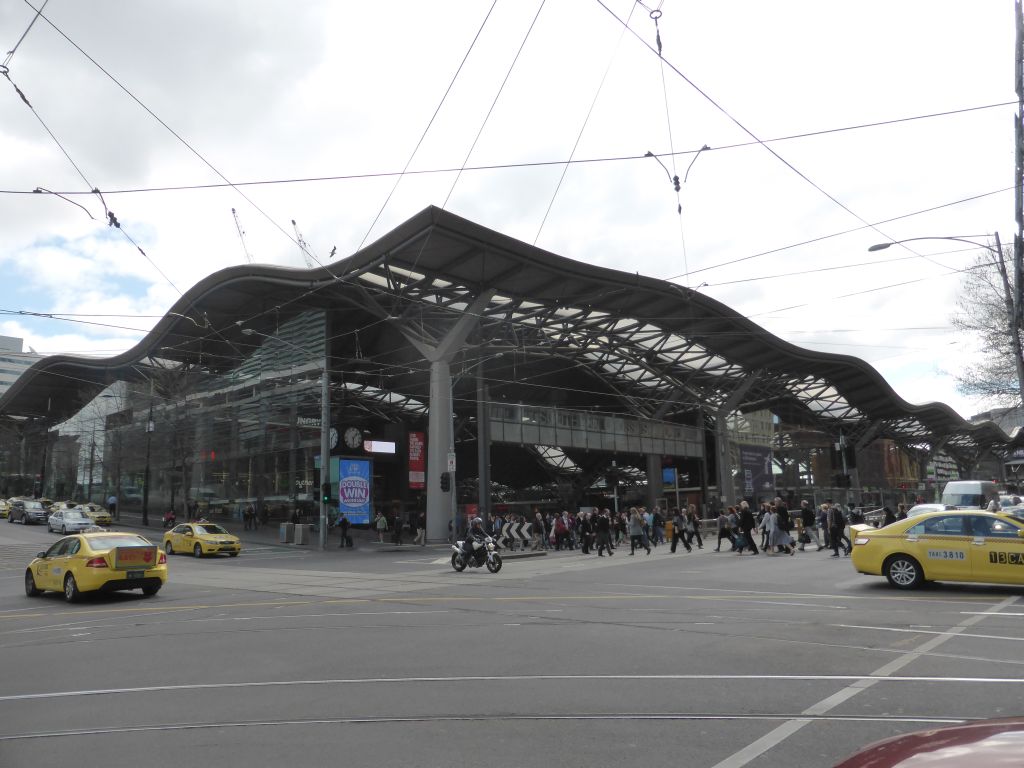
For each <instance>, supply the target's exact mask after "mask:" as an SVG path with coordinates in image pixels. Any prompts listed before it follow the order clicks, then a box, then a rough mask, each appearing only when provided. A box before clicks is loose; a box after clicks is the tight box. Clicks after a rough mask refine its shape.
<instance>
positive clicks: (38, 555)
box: [36, 531, 1024, 560]
mask: <svg viewBox="0 0 1024 768" xmlns="http://www.w3.org/2000/svg"><path fill="white" fill-rule="evenodd" d="M1021 533H1024V531H1021ZM36 557H41V558H43V559H44V560H45V559H46V553H45V552H36Z"/></svg>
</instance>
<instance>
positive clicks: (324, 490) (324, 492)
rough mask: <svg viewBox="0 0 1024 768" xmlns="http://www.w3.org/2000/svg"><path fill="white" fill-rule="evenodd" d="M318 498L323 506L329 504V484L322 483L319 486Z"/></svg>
mask: <svg viewBox="0 0 1024 768" xmlns="http://www.w3.org/2000/svg"><path fill="white" fill-rule="evenodd" d="M320 498H321V500H322V501H323V503H324V504H330V503H331V484H330V483H324V484H323V485H321V486H320Z"/></svg>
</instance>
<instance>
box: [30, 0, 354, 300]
mask: <svg viewBox="0 0 1024 768" xmlns="http://www.w3.org/2000/svg"><path fill="white" fill-rule="evenodd" d="M24 3H25V5H27V6H28V7H29V8H32V9H33V10H35V11H36V12H37V13H38V15H39V18H41V19H43V21H45V22H46V23H47V24H49V25H50V27H51V28H52V29H53V30H54V31H55V32H56V33H57V34H58V35H60V36H61V37H63V38H64V39H65V40H66V41H67V42H68V43H69V44H70V45H71V46H72V47H73V48H74V49H75V50H77V51H78V52H79V53H80V54H82V55H83V56H84V57H85V58H86V59H88V60H89V62H90V63H92V64H93V66H95V67H96V68H97V69H98V70H99V71H100V72H102V73H103V74H104V75H106V76H107V78H109V79H110V81H111V82H113V83H114V85H116V86H117V87H118V88H120V89H121V90H122V91H124V93H125V94H126V95H127V96H128V97H129V98H130V99H131V100H132V101H134V102H135V103H136V104H138V105H139V106H140V107H141V108H142V109H143V110H144V111H145V112H146V113H147V114H148V115H149V116H150V117H152V118H153V119H154V120H156V121H157V122H158V123H159V124H160V125H161V126H163V127H164V128H165V129H166V130H167V131H168V133H170V134H171V135H172V136H173V137H174V138H175V139H177V140H178V141H179V142H180V143H181V144H182V146H184V147H185V148H186V149H187V150H188V151H189V152H191V153H192V154H193V155H195V156H196V157H197V158H198V159H199V161H200V162H202V163H203V165H205V166H206V167H207V168H209V169H210V170H211V171H213V173H214V174H216V176H217V177H218V178H220V179H222V180H223V181H224V186H228V187H231V188H232V189H233V190H234V191H235V192H237V193H238V195H239V196H241V198H242V199H243V200H245V201H246V202H247V203H249V205H251V206H252V207H253V208H254V209H255V210H256V211H258V212H259V213H260V215H262V216H263V217H264V218H265V219H266V220H267V221H269V222H270V223H271V224H272V225H273V226H274V227H276V228H277V229H278V230H279V231H280V232H281V233H282V234H283V235H284V236H285V237H287V238H288V239H289V240H291V241H292V242H293V243H294V242H295V240H294V238H293V237H292V236H291V235H290V234H288V231H287V230H286V229H285V228H284V227H282V226H281V225H280V224H278V223H277V221H276V220H275V219H274V218H273V217H272V216H271V215H270V214H269V213H267V212H266V211H264V210H263V209H262V208H261V207H260V206H259V205H257V204H256V202H255V201H254V200H252V199H251V198H250V197H249V196H248V195H246V194H245V193H244V192H243V191H242V190H241V189H240V188H239V186H238V185H237V184H234V183H233V182H232V181H231V180H230V179H228V177H227V176H225V175H224V174H223V173H221V171H220V170H219V169H218V168H217V167H216V166H215V165H214V164H213V163H212V162H210V161H209V160H207V159H206V157H205V156H204V155H203V154H202V153H201V152H199V150H197V149H196V148H195V147H193V146H192V145H191V144H189V142H188V141H186V140H185V138H184V137H182V136H181V134H179V133H178V132H177V131H175V130H174V129H173V128H171V126H170V125H168V124H167V123H166V122H165V121H164V120H163V119H162V118H161V117H160V116H159V115H157V114H156V113H155V112H154V111H153V110H151V109H150V108H149V107H148V106H146V104H145V103H143V102H142V100H141V99H139V98H138V97H137V96H136V95H135V94H134V93H132V92H131V91H130V90H128V88H127V87H126V86H125V85H124V84H122V83H121V82H120V81H119V80H118V79H117V78H116V77H114V76H113V75H112V74H111V73H110V72H108V71H107V70H106V69H105V68H104V67H103V66H102V65H101V64H100V63H99V62H98V61H96V59H94V58H93V57H92V56H90V55H89V54H88V53H87V52H86V51H85V50H84V49H83V48H82V47H81V46H80V45H79V44H78V43H76V42H75V41H74V40H72V39H71V38H70V37H68V35H67V34H65V33H64V31H63V30H62V29H61V28H60V27H58V26H57V25H56V24H54V23H53V22H52V21H50V19H49V18H48V17H47V16H46V15H45V14H44V13H43V12H42V8H39V9H36V7H35V6H34V5H32V3H31V2H30V1H29V0H24ZM296 244H297V243H296ZM140 250H141V249H140ZM147 258H148V257H147ZM314 260H315V257H314ZM317 263H318V264H319V266H320V267H321V268H322V269H324V270H325V271H326V272H327V273H328V274H330V275H331V276H332V277H335V275H334V273H333V272H331V270H330V269H329V268H328V267H326V266H325V265H323V264H321V263H320V262H319V261H317ZM172 285H173V283H172ZM175 290H178V289H177V287H175ZM178 293H179V294H180V293H181V291H178Z"/></svg>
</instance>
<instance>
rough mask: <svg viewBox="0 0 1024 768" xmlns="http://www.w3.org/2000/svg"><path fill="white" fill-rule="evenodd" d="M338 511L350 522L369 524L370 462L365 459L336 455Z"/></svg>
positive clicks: (371, 475)
mask: <svg viewBox="0 0 1024 768" xmlns="http://www.w3.org/2000/svg"><path fill="white" fill-rule="evenodd" d="M335 461H337V462H338V511H339V512H342V513H344V514H345V517H347V518H348V520H349V522H350V523H353V524H356V525H369V523H370V502H371V498H370V489H371V488H372V482H371V480H372V477H373V473H372V463H371V462H370V461H368V460H367V459H346V458H344V457H338V458H336V459H335Z"/></svg>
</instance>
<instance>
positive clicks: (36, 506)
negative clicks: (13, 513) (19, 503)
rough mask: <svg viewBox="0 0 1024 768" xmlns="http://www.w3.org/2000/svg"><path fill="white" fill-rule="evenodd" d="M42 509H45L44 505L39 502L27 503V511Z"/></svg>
mask: <svg viewBox="0 0 1024 768" xmlns="http://www.w3.org/2000/svg"><path fill="white" fill-rule="evenodd" d="M42 508H43V505H42V504H40V503H39V502H38V501H26V502H25V509H42Z"/></svg>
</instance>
